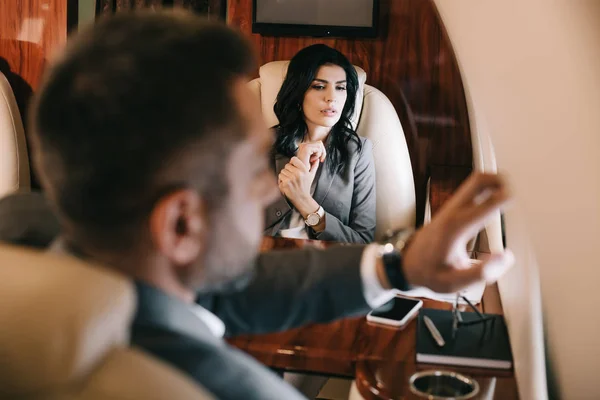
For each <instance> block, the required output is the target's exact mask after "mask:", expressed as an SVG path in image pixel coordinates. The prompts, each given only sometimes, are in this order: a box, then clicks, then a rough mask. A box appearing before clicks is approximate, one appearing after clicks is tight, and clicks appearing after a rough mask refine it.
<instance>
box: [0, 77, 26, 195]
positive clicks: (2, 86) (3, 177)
mask: <svg viewBox="0 0 600 400" xmlns="http://www.w3.org/2000/svg"><path fill="white" fill-rule="evenodd" d="M29 186H30V177H29V156H28V154H27V144H26V141H25V131H24V129H23V121H22V120H21V113H20V112H19V107H18V106H17V101H16V99H15V95H14V93H13V90H12V88H11V86H10V84H9V83H8V80H7V79H6V77H5V76H4V74H2V73H1V72H0V197H2V196H4V195H5V194H8V193H11V192H13V191H15V190H17V189H19V188H26V189H29Z"/></svg>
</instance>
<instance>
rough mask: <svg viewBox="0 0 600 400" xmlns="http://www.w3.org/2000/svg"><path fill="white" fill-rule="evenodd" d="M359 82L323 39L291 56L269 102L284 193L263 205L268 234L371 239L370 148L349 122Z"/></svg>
mask: <svg viewBox="0 0 600 400" xmlns="http://www.w3.org/2000/svg"><path fill="white" fill-rule="evenodd" d="M358 86H359V83H358V76H357V73H356V70H355V69H354V67H353V66H352V64H351V63H350V62H349V61H348V59H347V58H346V57H345V56H344V55H343V54H342V53H340V52H339V51H337V50H335V49H332V48H330V47H328V46H325V45H323V44H317V45H313V46H309V47H306V48H304V49H302V50H300V51H299V52H298V53H297V54H296V55H295V56H294V57H293V58H292V60H291V61H290V64H289V66H288V71H287V75H286V77H285V80H284V82H283V84H282V86H281V89H280V90H279V93H278V95H277V100H276V102H275V106H274V111H275V115H276V116H277V118H278V120H279V124H278V125H276V126H275V127H274V129H275V132H276V140H275V144H274V146H273V167H274V169H275V172H276V174H277V177H278V182H279V189H280V191H281V194H282V196H281V198H280V199H279V200H277V201H276V202H275V203H273V204H272V205H271V206H270V207H269V208H268V209H267V215H266V219H267V220H266V225H265V226H266V227H267V230H266V231H265V233H266V234H268V235H272V236H283V237H294V238H309V239H317V240H328V241H336V242H347V243H369V242H372V241H373V238H374V236H375V200H376V198H375V165H374V161H373V145H372V144H371V142H370V141H369V140H368V139H366V138H361V137H359V136H358V135H357V133H356V132H355V131H354V129H353V128H352V124H351V121H350V119H351V117H352V115H353V113H354V110H355V102H356V93H357V91H358Z"/></svg>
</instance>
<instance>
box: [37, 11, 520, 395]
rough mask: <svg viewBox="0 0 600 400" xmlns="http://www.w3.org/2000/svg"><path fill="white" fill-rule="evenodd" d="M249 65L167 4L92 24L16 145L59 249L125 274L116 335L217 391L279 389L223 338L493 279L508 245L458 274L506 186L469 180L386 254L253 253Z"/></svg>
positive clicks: (266, 142) (346, 249)
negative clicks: (124, 329)
mask: <svg viewBox="0 0 600 400" xmlns="http://www.w3.org/2000/svg"><path fill="white" fill-rule="evenodd" d="M254 68H255V64H254V60H253V57H252V51H251V48H250V47H249V45H248V43H247V42H246V41H245V40H244V39H243V38H242V37H241V36H240V35H238V34H237V33H235V32H233V31H231V30H230V29H228V28H226V27H224V26H221V25H213V24H209V23H206V22H202V21H201V20H198V19H196V18H194V17H192V16H188V15H179V14H175V13H169V14H162V13H155V14H127V15H122V16H116V17H112V18H110V19H107V20H104V21H102V22H100V23H98V24H97V25H95V26H94V27H92V28H91V29H90V30H87V31H85V32H83V33H81V34H79V35H77V36H76V37H74V38H72V39H71V41H70V44H69V46H68V47H67V50H66V52H65V53H64V54H63V56H62V57H61V58H60V59H59V60H57V62H56V63H55V64H54V66H53V68H52V69H51V71H50V73H49V74H48V76H47V77H46V79H45V81H44V84H43V86H42V88H41V90H40V92H39V93H38V96H37V98H36V101H35V103H34V109H33V113H32V114H33V120H32V125H33V127H34V134H33V157H34V163H35V168H36V171H37V173H38V174H39V176H40V177H41V181H42V185H43V187H44V189H45V190H46V192H47V194H48V197H49V200H50V202H51V204H52V206H53V208H54V210H55V211H56V213H57V215H58V217H59V220H60V223H61V229H62V238H61V245H62V247H63V248H64V249H66V250H67V251H68V252H70V253H72V254H74V255H76V256H78V257H81V258H85V259H89V260H92V261H94V262H98V263H101V264H104V265H106V266H107V267H110V268H113V269H115V270H118V271H120V272H122V273H124V274H126V275H128V276H131V277H132V278H133V279H134V280H135V281H136V283H137V287H138V295H139V305H138V313H137V316H136V320H135V322H134V327H133V338H132V339H133V342H134V344H137V345H139V346H141V347H143V348H144V349H146V350H147V351H149V352H151V353H153V354H155V355H157V356H158V357H160V358H162V359H163V360H166V361H168V362H170V363H172V364H173V365H175V366H176V367H178V368H180V369H181V370H183V371H184V372H186V373H188V374H189V375H190V376H192V377H193V378H194V379H195V380H196V381H197V382H198V383H200V384H201V385H203V386H204V387H205V388H207V389H208V390H209V391H211V392H212V393H213V394H214V395H215V396H216V397H218V398H223V399H237V398H244V399H296V398H301V396H300V394H299V393H297V392H296V391H295V390H294V389H293V388H292V387H291V386H289V385H287V384H286V383H285V382H283V381H282V380H280V379H279V377H277V376H276V375H275V374H273V373H271V372H270V371H269V370H267V369H266V368H264V367H263V366H261V365H260V364H258V363H257V362H255V361H254V360H253V359H251V358H250V357H248V356H246V355H244V354H243V353H241V352H239V351H237V350H235V349H233V348H231V347H229V346H228V345H227V344H226V343H225V342H224V341H223V339H222V336H223V335H224V333H227V334H229V335H234V334H241V333H259V332H269V331H277V330H283V329H289V328H292V327H296V326H299V325H302V324H306V323H310V322H327V321H331V320H333V319H337V318H341V317H346V316H350V315H361V314H366V313H367V312H368V311H369V310H370V309H371V308H373V307H377V306H379V305H381V304H382V303H383V302H385V301H386V300H388V299H389V298H390V297H391V296H392V295H393V294H392V292H391V291H390V289H392V288H393V285H395V286H397V287H404V286H406V285H407V284H413V285H423V286H427V287H429V288H431V289H433V290H436V291H441V292H449V291H455V290H458V289H461V288H463V287H465V286H467V285H469V284H472V283H474V282H476V281H479V280H483V279H486V280H489V281H493V280H495V279H497V278H498V277H499V276H500V275H501V274H502V273H503V272H504V270H506V269H507V268H508V267H509V266H510V264H511V260H510V255H508V254H506V255H498V256H495V257H494V258H493V259H492V260H491V261H490V262H488V263H486V264H483V265H481V266H473V267H470V268H469V267H468V255H467V253H466V251H465V248H466V243H467V241H468V240H469V239H470V238H471V237H473V236H474V235H475V234H476V233H477V232H478V231H479V230H481V229H482V228H483V226H484V223H485V220H486V218H487V217H488V216H489V215H491V213H493V212H495V211H496V210H497V209H498V208H499V207H501V206H502V205H503V204H504V203H505V201H506V200H507V199H508V195H507V192H506V188H505V185H504V184H503V182H502V180H501V179H500V178H499V177H498V176H494V175H474V176H473V177H471V178H470V179H469V180H468V181H467V182H466V183H465V184H464V185H463V186H462V187H461V188H460V189H459V190H458V192H457V193H456V195H455V196H454V197H453V198H452V199H451V200H449V201H448V202H447V204H446V205H445V206H444V208H443V209H442V210H441V211H440V212H439V213H438V215H436V217H435V218H434V219H433V221H432V222H431V224H430V225H428V226H427V227H426V228H424V229H421V230H420V231H418V232H417V233H416V234H415V235H414V236H413V238H412V240H411V241H410V243H409V245H408V246H407V247H406V248H405V249H404V250H403V252H402V254H401V255H398V254H392V255H391V256H390V255H389V254H388V255H387V256H386V258H384V257H382V256H381V254H380V247H379V246H378V245H369V246H366V247H365V246H340V247H333V248H330V249H328V250H323V251H320V250H316V249H313V250H299V251H286V252H270V253H264V254H260V255H258V256H257V251H258V248H259V245H260V242H261V235H262V232H263V226H262V223H263V211H264V208H265V207H266V206H267V205H268V204H269V203H270V202H271V201H272V200H273V199H274V197H275V195H276V194H277V190H278V188H277V185H276V182H275V181H274V179H273V177H272V173H271V171H270V170H269V165H268V152H269V149H270V147H271V144H272V140H273V138H272V137H271V136H270V133H269V131H268V130H267V128H266V127H265V126H264V122H263V120H262V117H261V111H260V107H259V105H258V104H256V102H255V101H253V98H252V95H251V93H250V91H249V90H248V88H247V86H246V82H247V80H248V76H249V74H250V73H251V72H252V71H253V70H254ZM302 173H303V172H302V171H298V172H297V174H298V177H299V178H300V177H301V174H302ZM390 260H392V261H394V262H395V264H393V265H391V266H392V267H393V268H392V269H390ZM198 294H200V295H199V296H200V297H199V299H200V300H199V302H200V303H201V304H202V305H203V307H201V306H200V305H198V304H196V302H195V301H196V299H197V298H198Z"/></svg>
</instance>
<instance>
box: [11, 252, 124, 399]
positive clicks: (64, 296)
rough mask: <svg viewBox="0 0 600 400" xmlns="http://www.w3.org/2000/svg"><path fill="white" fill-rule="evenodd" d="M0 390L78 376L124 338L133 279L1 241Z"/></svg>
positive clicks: (31, 389) (43, 386) (42, 386)
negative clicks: (129, 279)
mask: <svg viewBox="0 0 600 400" xmlns="http://www.w3.org/2000/svg"><path fill="white" fill-rule="evenodd" d="M0 304H1V306H0V397H2V395H3V394H11V395H17V394H22V395H24V394H28V393H35V392H39V391H49V390H53V388H56V387H58V386H61V385H65V384H66V383H68V382H72V381H73V380H76V379H81V378H82V377H84V376H86V375H87V374H89V373H90V372H91V370H92V369H93V368H94V367H96V365H97V364H98V363H99V362H101V361H102V359H103V358H104V357H105V356H106V353H107V352H108V351H109V350H113V349H114V348H115V347H122V346H127V345H128V341H129V328H130V326H131V320H132V317H133V312H134V308H135V295H134V289H133V285H132V284H131V283H130V282H129V281H128V280H127V279H125V278H124V277H122V276H120V275H118V274H117V273H114V272H112V271H109V270H107V269H106V268H102V267H97V266H92V265H88V264H86V263H84V262H82V261H78V260H76V259H74V258H71V257H68V256H64V255H55V254H50V253H41V252H36V251H33V250H25V249H22V248H18V247H13V246H5V245H1V246H0Z"/></svg>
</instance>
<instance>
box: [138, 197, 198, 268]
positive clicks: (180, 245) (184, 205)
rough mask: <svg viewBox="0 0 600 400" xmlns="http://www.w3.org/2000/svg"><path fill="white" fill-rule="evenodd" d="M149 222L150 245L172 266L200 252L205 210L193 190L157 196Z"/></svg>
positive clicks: (185, 263)
mask: <svg viewBox="0 0 600 400" xmlns="http://www.w3.org/2000/svg"><path fill="white" fill-rule="evenodd" d="M149 222H150V235H151V237H152V242H153V243H154V246H155V247H156V249H157V250H158V251H159V252H160V253H161V254H162V255H163V256H165V257H166V258H168V259H169V260H171V262H173V263H174V264H175V265H188V264H190V263H192V262H194V261H195V260H197V259H198V257H199V256H200V254H201V253H202V252H203V251H204V247H205V237H206V226H207V221H206V209H205V206H204V202H203V200H202V198H201V197H200V195H199V194H198V193H197V192H195V191H193V190H188V189H182V190H178V191H177V192H174V193H171V194H169V195H167V196H165V197H163V198H161V199H160V200H159V201H158V202H157V203H156V205H155V206H154V209H153V210H152V214H151V215H150V221H149Z"/></svg>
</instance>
